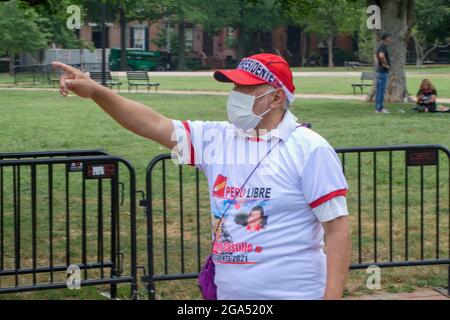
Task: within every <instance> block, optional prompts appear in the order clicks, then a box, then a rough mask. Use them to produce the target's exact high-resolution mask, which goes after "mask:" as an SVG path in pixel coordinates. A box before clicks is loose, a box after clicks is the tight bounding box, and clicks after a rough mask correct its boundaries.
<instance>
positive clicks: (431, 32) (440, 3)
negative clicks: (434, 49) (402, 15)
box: [413, 0, 450, 43]
mask: <svg viewBox="0 0 450 320" xmlns="http://www.w3.org/2000/svg"><path fill="white" fill-rule="evenodd" d="M415 14H416V26H415V28H414V30H413V32H414V33H415V35H416V36H417V37H418V38H419V39H420V40H422V41H425V42H427V43H433V42H434V41H435V40H436V39H437V40H439V41H441V42H450V0H416V10H415Z"/></svg>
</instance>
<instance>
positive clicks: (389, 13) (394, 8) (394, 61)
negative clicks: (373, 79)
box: [367, 0, 415, 102]
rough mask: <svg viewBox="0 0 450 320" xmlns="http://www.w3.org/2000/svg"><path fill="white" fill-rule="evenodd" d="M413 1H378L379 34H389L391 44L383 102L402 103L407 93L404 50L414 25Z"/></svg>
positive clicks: (371, 95)
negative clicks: (380, 22)
mask: <svg viewBox="0 0 450 320" xmlns="http://www.w3.org/2000/svg"><path fill="white" fill-rule="evenodd" d="M414 1H415V0H380V1H379V5H380V8H381V21H382V30H381V32H389V33H391V34H392V35H393V36H392V43H391V45H390V46H389V48H388V50H389V56H390V74H389V83H388V85H387V89H386V95H385V101H388V102H402V101H403V100H404V98H405V97H406V96H408V91H407V88H406V75H405V70H404V66H405V64H406V48H407V43H408V39H409V37H410V33H411V28H412V26H413V24H414ZM375 91H376V86H375V85H374V86H372V90H371V92H370V93H369V95H368V97H367V100H368V101H373V99H374V97H375Z"/></svg>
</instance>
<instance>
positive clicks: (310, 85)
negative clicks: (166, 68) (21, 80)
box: [0, 73, 450, 98]
mask: <svg viewBox="0 0 450 320" xmlns="http://www.w3.org/2000/svg"><path fill="white" fill-rule="evenodd" d="M427 77H428V78H429V79H430V80H431V81H432V82H433V83H434V84H435V86H436V87H437V90H438V95H439V97H442V98H450V76H449V75H448V74H438V73H436V74H432V75H429V76H427ZM423 78H424V76H422V75H419V74H410V75H408V78H407V84H408V91H409V93H410V94H411V95H415V94H416V93H417V90H418V87H419V84H420V82H421V81H422V80H423ZM7 79H8V77H7V76H0V86H13V84H12V83H9V84H8V80H7ZM11 81H12V80H9V82H11ZM120 81H121V82H122V86H121V90H122V92H127V90H128V85H127V80H126V78H121V79H120ZM151 81H154V82H159V83H160V84H161V86H160V90H192V91H221V92H225V91H229V90H231V89H232V85H231V84H226V83H218V82H217V81H215V80H214V79H212V78H210V77H189V76H185V77H157V78H155V77H154V78H152V79H151ZM294 83H295V86H296V88H297V90H296V93H304V94H338V95H352V94H353V89H352V87H351V84H352V83H360V80H359V77H354V76H342V77H295V78H294ZM20 86H21V87H34V86H33V85H32V84H21V85H20ZM36 86H37V87H46V88H51V87H52V86H51V85H49V84H46V83H41V84H38V85H36ZM141 89H142V88H141ZM151 90H152V91H154V90H155V89H151ZM367 91H368V89H366V90H365V92H367ZM357 92H359V90H358V91H357Z"/></svg>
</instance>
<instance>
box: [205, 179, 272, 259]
mask: <svg viewBox="0 0 450 320" xmlns="http://www.w3.org/2000/svg"><path fill="white" fill-rule="evenodd" d="M228 182H229V181H228V178H227V177H225V176H223V175H218V176H217V178H216V181H215V183H214V187H213V190H212V195H213V198H215V200H216V201H215V204H216V205H215V206H214V209H213V215H214V220H215V223H214V230H216V231H217V232H216V235H215V239H216V241H215V243H214V246H213V259H214V261H215V262H216V263H223V264H255V263H259V262H261V261H262V254H261V253H262V252H263V249H264V248H263V246H261V245H259V244H258V241H257V240H256V239H254V236H253V235H256V234H261V233H262V232H264V231H265V229H266V226H267V225H268V221H269V217H268V212H267V208H268V207H269V204H270V193H271V188H266V187H250V188H245V187H244V188H242V189H240V188H239V187H236V186H233V185H230V184H228ZM228 207H229V209H228V210H227V208H228ZM226 210H227V212H226V213H225V215H224V217H223V219H220V218H221V216H222V214H223V212H225V211H226Z"/></svg>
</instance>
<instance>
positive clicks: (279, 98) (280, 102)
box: [272, 88, 286, 108]
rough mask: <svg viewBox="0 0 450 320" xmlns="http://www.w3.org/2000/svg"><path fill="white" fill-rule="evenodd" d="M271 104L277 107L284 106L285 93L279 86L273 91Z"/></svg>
mask: <svg viewBox="0 0 450 320" xmlns="http://www.w3.org/2000/svg"><path fill="white" fill-rule="evenodd" d="M273 97H274V101H273V103H272V104H273V106H274V108H277V107H279V106H282V107H284V104H285V101H286V93H285V92H284V90H283V89H281V88H279V89H277V91H275V95H274V96H273Z"/></svg>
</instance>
